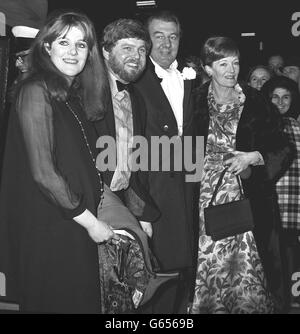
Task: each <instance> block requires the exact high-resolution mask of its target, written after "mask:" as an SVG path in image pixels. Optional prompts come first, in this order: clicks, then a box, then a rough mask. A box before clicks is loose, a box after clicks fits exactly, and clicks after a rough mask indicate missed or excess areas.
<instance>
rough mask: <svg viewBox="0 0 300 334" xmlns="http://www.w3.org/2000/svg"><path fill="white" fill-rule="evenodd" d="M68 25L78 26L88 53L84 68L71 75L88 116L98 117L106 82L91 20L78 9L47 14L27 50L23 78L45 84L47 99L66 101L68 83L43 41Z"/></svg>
mask: <svg viewBox="0 0 300 334" xmlns="http://www.w3.org/2000/svg"><path fill="white" fill-rule="evenodd" d="M72 27H77V28H79V29H81V30H82V31H83V33H84V40H85V41H86V43H87V45H88V50H89V52H88V57H87V61H86V64H85V66H84V69H83V70H82V72H81V73H79V74H78V76H77V77H76V78H75V80H74V81H75V82H76V83H79V87H80V94H81V97H82V101H83V105H84V109H85V112H86V114H87V117H88V119H90V120H98V119H100V118H102V117H103V115H104V112H105V110H106V107H107V105H108V104H109V94H108V92H109V84H108V79H107V73H106V71H105V67H104V62H103V59H102V55H101V54H100V52H99V48H98V43H97V37H96V32H95V29H94V25H93V23H92V22H91V21H90V19H89V18H88V17H87V16H86V15H85V14H82V13H79V12H73V11H63V12H54V13H52V14H51V15H49V16H48V19H47V22H46V24H45V25H44V27H43V28H42V29H41V30H40V31H39V33H38V35H37V36H36V38H35V41H34V42H33V44H32V47H31V49H30V54H29V72H28V75H27V78H26V79H25V80H24V81H25V82H27V81H32V80H41V81H42V82H44V83H45V85H46V87H47V92H48V94H49V97H50V99H55V100H58V101H66V100H67V97H68V92H69V88H70V87H69V84H68V81H67V79H66V77H65V76H64V74H62V73H61V72H60V71H59V70H58V69H57V68H56V66H55V65H54V64H53V62H52V61H51V59H50V57H49V54H48V53H47V51H46V48H45V45H46V43H48V44H49V45H51V44H52V43H53V41H55V40H56V39H57V38H58V37H59V36H60V35H61V34H62V33H64V34H66V33H67V32H68V31H69V30H70V29H71V28H72Z"/></svg>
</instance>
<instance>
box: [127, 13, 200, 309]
mask: <svg viewBox="0 0 300 334" xmlns="http://www.w3.org/2000/svg"><path fill="white" fill-rule="evenodd" d="M146 27H147V29H148V31H149V34H150V38H151V41H152V49H151V53H150V57H149V59H148V62H147V66H146V70H145V72H144V73H143V75H142V76H141V77H140V79H139V80H138V81H137V82H136V83H135V84H134V86H135V87H136V88H137V89H138V91H139V92H140V93H141V94H142V96H143V97H144V100H145V105H146V111H147V123H146V137H147V139H148V142H150V141H151V138H153V137H154V136H156V137H159V138H162V137H164V138H165V137H167V138H169V139H172V138H175V139H176V138H177V140H180V141H181V142H182V143H183V141H184V136H193V134H194V132H193V131H194V129H193V112H192V111H193V109H192V102H191V88H192V81H193V80H184V78H183V76H182V74H181V73H180V72H179V71H178V69H177V60H176V57H177V53H178V49H179V44H180V37H181V27H180V22H179V20H178V18H177V17H176V16H175V15H174V14H173V13H170V12H168V11H160V12H157V13H154V14H153V15H152V16H150V17H149V18H148V20H147V22H146ZM182 146H183V145H182ZM177 153H178V152H177ZM181 153H182V156H184V155H183V152H181ZM174 157H175V158H176V153H173V155H172V152H171V154H169V157H166V156H165V155H164V154H162V153H160V159H161V160H164V159H170V162H171V165H172V161H174ZM183 166H184V164H183ZM172 167H173V168H172ZM143 176H144V178H143V181H142V182H143V184H145V186H146V187H147V188H148V189H149V192H150V195H151V196H152V198H153V200H154V201H155V204H156V205H157V206H158V208H159V210H160V211H161V216H160V218H159V219H158V220H157V221H156V222H155V223H154V224H153V237H152V245H153V252H154V254H155V255H156V256H157V258H158V260H159V262H160V265H161V267H162V270H166V271H172V270H180V271H181V272H182V280H179V282H173V284H172V285H171V284H170V285H168V286H167V285H165V286H164V288H163V289H161V290H160V294H157V296H156V297H157V298H156V301H155V299H153V303H152V309H151V310H150V307H149V308H148V310H145V313H164V314H170V313H185V312H186V310H187V304H188V298H189V292H190V291H192V282H193V278H192V276H193V270H194V268H195V261H196V255H195V251H196V249H197V248H196V246H195V245H194V244H195V240H196V239H195V238H194V235H197V233H196V231H195V230H194V229H193V215H194V214H195V211H194V203H196V200H195V199H194V194H196V189H197V188H196V184H195V183H194V184H191V183H187V182H186V180H185V171H184V170H181V171H178V170H177V169H176V168H174V166H171V168H170V171H165V170H159V171H150V172H149V173H146V174H143ZM195 221H198V219H197V220H195ZM197 240H198V238H197Z"/></svg>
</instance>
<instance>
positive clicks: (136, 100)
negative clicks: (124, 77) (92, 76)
mask: <svg viewBox="0 0 300 334" xmlns="http://www.w3.org/2000/svg"><path fill="white" fill-rule="evenodd" d="M130 99H131V105H132V116H133V135H134V136H137V135H139V136H143V135H144V132H145V122H146V116H145V107H144V103H143V99H142V97H141V95H140V94H139V93H138V92H137V91H136V90H135V89H134V88H132V89H131V91H130ZM95 127H96V131H97V134H98V135H99V136H111V137H113V138H114V139H115V138H116V128H115V117H114V111H113V106H112V102H111V103H110V106H109V108H108V109H107V112H106V114H105V116H104V118H103V119H102V120H100V121H97V122H95ZM139 173H140V172H139V171H136V172H131V177H130V181H129V188H128V189H127V190H126V191H124V193H123V194H122V198H121V199H122V200H123V201H125V204H126V206H127V207H128V209H129V210H130V211H131V212H132V213H133V214H134V215H135V216H136V217H138V219H139V220H142V221H147V222H153V221H155V220H156V219H157V218H158V217H159V215H160V212H159V210H158V209H157V207H156V205H155V203H154V202H153V200H152V198H151V196H150V195H149V193H148V191H147V190H146V189H145V187H144V186H143V184H142V183H141V182H140V180H139V178H138V174H139ZM113 174H114V171H105V172H103V178H104V182H105V183H106V184H107V185H108V186H110V184H111V180H112V177H113Z"/></svg>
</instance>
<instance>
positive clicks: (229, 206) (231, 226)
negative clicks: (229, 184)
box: [204, 168, 254, 241]
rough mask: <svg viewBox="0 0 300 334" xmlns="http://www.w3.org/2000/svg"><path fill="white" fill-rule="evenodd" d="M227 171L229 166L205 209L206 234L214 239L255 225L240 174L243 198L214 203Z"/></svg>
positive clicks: (240, 231) (239, 232)
mask: <svg viewBox="0 0 300 334" xmlns="http://www.w3.org/2000/svg"><path fill="white" fill-rule="evenodd" d="M226 171H227V168H225V169H224V171H223V172H222V173H221V175H220V177H219V180H218V183H217V185H216V188H215V190H214V193H213V196H212V198H211V200H210V203H209V205H208V207H207V208H205V209H204V220H205V229H206V235H208V236H210V237H211V238H212V240H213V241H218V240H221V239H224V238H227V237H231V236H235V235H237V234H241V233H245V232H248V231H251V230H252V229H253V227H254V220H253V215H252V211H251V204H250V201H249V199H247V198H246V197H245V194H244V191H243V188H242V185H241V180H240V177H239V176H237V180H238V185H239V189H240V193H241V199H240V200H237V201H234V202H229V203H224V204H220V205H214V206H213V205H212V203H213V201H214V200H215V198H216V195H217V192H218V190H219V187H220V185H221V183H222V179H223V177H224V175H225V173H226Z"/></svg>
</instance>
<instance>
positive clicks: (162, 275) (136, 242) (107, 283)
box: [97, 184, 179, 314]
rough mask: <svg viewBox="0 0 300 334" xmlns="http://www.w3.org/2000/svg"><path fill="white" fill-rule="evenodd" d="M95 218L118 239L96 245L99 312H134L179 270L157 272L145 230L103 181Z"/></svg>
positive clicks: (177, 275) (157, 265)
mask: <svg viewBox="0 0 300 334" xmlns="http://www.w3.org/2000/svg"><path fill="white" fill-rule="evenodd" d="M97 217H98V219H100V220H103V221H105V222H106V223H108V224H109V225H110V226H111V227H112V228H113V229H114V232H115V233H117V234H118V235H119V237H120V239H119V241H108V242H104V243H100V244H98V256H99V274H100V291H101V313H103V314H131V313H135V312H136V309H137V308H138V307H141V306H143V305H145V304H146V303H148V302H149V301H150V300H151V298H152V297H153V296H154V294H155V293H156V291H157V290H158V289H159V288H160V286H162V285H164V284H166V283H167V282H169V281H171V280H173V279H178V278H179V272H169V273H166V272H159V270H160V268H159V264H158V261H157V259H156V257H155V256H154V254H153V253H152V251H151V249H150V247H149V244H148V237H147V235H146V233H145V232H144V231H143V230H142V228H141V227H140V225H139V222H138V221H137V219H136V217H135V216H133V214H132V213H131V212H130V211H129V210H128V208H127V207H126V206H125V205H124V204H123V203H122V201H121V199H120V198H119V197H118V196H117V195H116V194H114V193H113V192H112V191H111V190H110V189H109V187H108V186H107V185H106V184H104V197H103V200H102V202H101V204H100V205H99V206H98V209H97Z"/></svg>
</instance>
